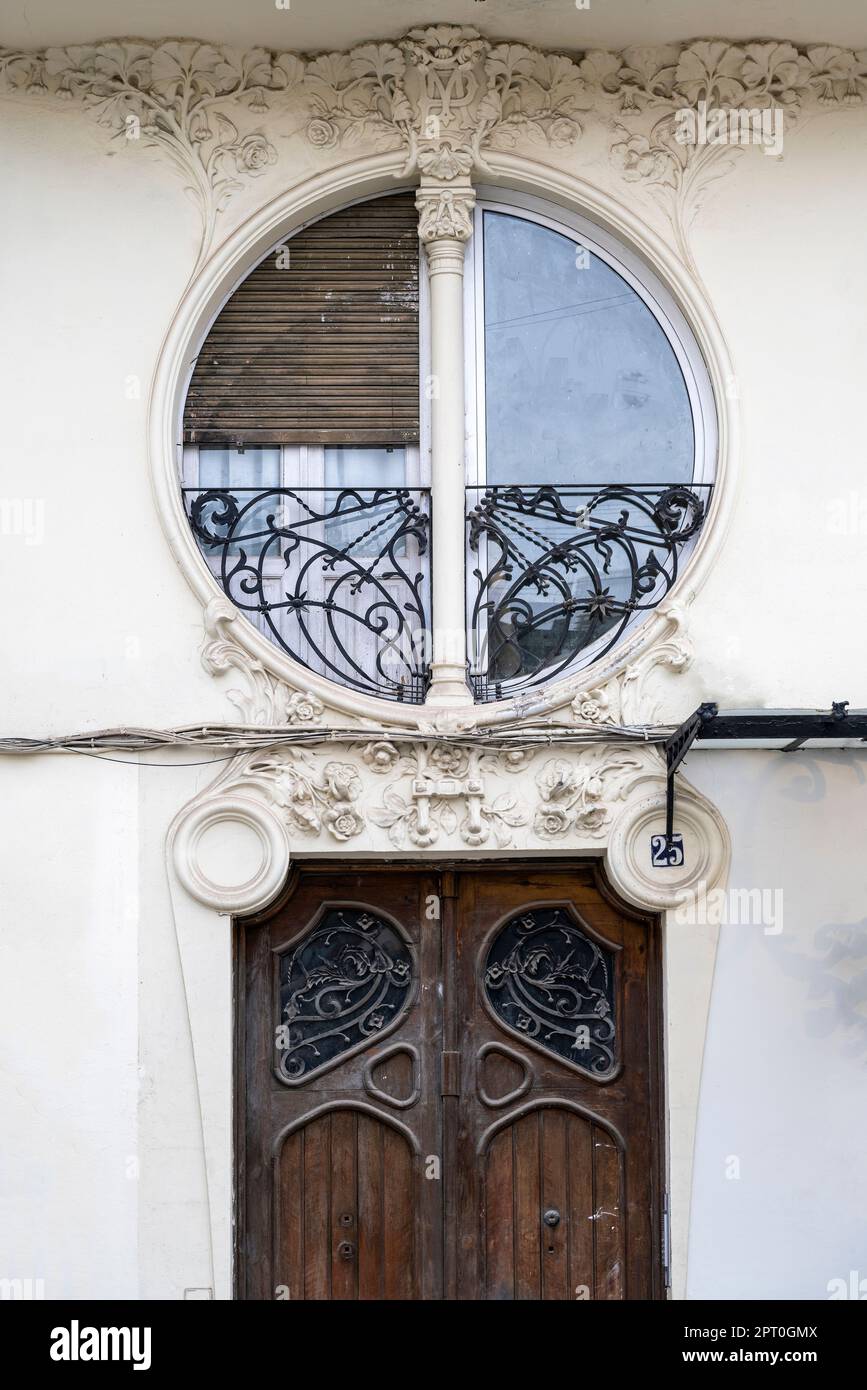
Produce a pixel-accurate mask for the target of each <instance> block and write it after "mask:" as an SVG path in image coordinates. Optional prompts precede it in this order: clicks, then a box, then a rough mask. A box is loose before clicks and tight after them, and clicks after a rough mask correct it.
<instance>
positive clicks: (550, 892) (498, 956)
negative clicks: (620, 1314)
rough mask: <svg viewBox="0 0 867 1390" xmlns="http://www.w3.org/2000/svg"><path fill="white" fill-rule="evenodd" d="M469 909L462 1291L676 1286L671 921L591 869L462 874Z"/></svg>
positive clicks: (490, 1293) (462, 921)
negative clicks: (663, 1130) (665, 1202)
mask: <svg viewBox="0 0 867 1390" xmlns="http://www.w3.org/2000/svg"><path fill="white" fill-rule="evenodd" d="M455 916H456V921H457V924H458V926H457V931H458V943H457V958H458V961H459V968H458V999H459V1004H458V1007H459V1010H460V1035H461V1038H462V1040H463V1042H462V1046H463V1051H464V1058H465V1072H466V1075H467V1084H466V1086H465V1088H464V1093H463V1095H462V1098H461V1130H460V1141H459V1145H458V1150H459V1156H458V1165H459V1173H460V1181H459V1191H460V1197H459V1201H460V1213H461V1214H460V1218H459V1221H460V1230H461V1265H460V1275H459V1283H458V1296H459V1297H460V1298H464V1299H470V1298H500V1299H503V1298H517V1299H548V1298H551V1299H562V1298H572V1299H574V1298H584V1297H589V1298H592V1299H600V1298H601V1299H621V1298H649V1297H654V1296H658V1295H659V1294H660V1293H661V1278H660V1247H661V1229H660V1211H659V1208H660V1193H659V1183H658V1163H659V1153H658V1148H659V1145H658V1140H659V1127H658V1123H657V1121H656V1118H655V1116H656V1114H657V1110H656V1106H657V1087H658V1038H657V1035H656V1027H655V1013H654V1011H655V1009H656V1008H657V1006H658V1001H657V997H656V961H655V936H654V932H653V930H652V928H653V925H654V924H653V923H652V922H651V921H649V920H648V919H642V918H640V917H639V916H638V915H635V916H633V915H630V914H627V913H625V912H623V911H621V910H618V909H617V908H616V907H615V906H614V905H613V904H612V903H611V902H609V901H607V900H606V898H605V897H604V896H603V895H602V893H601V892H600V890H599V887H598V886H597V883H596V881H595V875H594V871H593V869H592V867H591V866H586V867H582V866H579V867H577V868H576V867H569V868H567V869H562V868H551V869H546V870H542V871H536V870H531V871H528V870H526V869H517V870H516V871H514V872H509V871H508V869H506V870H504V869H503V868H502V867H500V866H498V867H497V868H496V869H494V868H492V869H490V870H488V869H484V870H477V871H475V872H473V873H461V874H459V887H458V901H457V909H456V913H455ZM492 963H493V970H492ZM504 1000H505V1004H504ZM596 1064H598V1065H596ZM522 1068H523V1073H522ZM510 1086H511V1093H510V1089H509V1088H510ZM546 1211H548V1212H551V1213H553V1212H556V1213H557V1214H558V1215H557V1218H556V1224H553V1225H547V1224H546V1222H545V1212H546ZM549 1219H550V1220H551V1221H554V1220H555V1218H554V1217H553V1216H551V1217H550V1218H549ZM570 1290H571V1291H570Z"/></svg>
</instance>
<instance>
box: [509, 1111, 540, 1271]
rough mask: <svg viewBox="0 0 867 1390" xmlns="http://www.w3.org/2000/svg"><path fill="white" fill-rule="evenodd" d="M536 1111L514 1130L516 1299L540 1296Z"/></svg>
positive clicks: (537, 1128) (537, 1124)
mask: <svg viewBox="0 0 867 1390" xmlns="http://www.w3.org/2000/svg"><path fill="white" fill-rule="evenodd" d="M540 1123H541V1117H540V1113H539V1111H532V1112H531V1113H530V1114H529V1115H524V1116H523V1118H522V1119H520V1120H518V1122H517V1123H516V1124H515V1126H514V1128H513V1134H514V1164H515V1297H516V1298H519V1299H539V1298H541V1296H542V1271H541V1267H540V1262H541V1256H542V1249H541V1246H542V1238H541V1225H542V1212H541V1195H542V1193H541V1174H540V1171H539V1127H540Z"/></svg>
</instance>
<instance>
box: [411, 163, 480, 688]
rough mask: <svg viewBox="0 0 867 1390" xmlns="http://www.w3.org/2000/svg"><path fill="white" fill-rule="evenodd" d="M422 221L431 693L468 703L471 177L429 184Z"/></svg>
mask: <svg viewBox="0 0 867 1390" xmlns="http://www.w3.org/2000/svg"><path fill="white" fill-rule="evenodd" d="M415 201H416V207H417V208H418V210H419V229H418V234H419V236H420V237H421V239H422V241H423V242H424V245H425V250H426V251H427V258H428V266H429V269H430V355H431V368H430V370H431V376H432V378H433V382H432V394H431V522H432V530H433V548H432V557H431V564H432V570H433V574H432V590H433V615H432V627H433V633H432V661H431V686H430V690H429V692H428V701H429V703H431V704H436V705H465V704H467V703H468V702H469V701H470V699H471V697H470V693H469V690H468V687H467V631H466V627H467V624H466V607H465V599H464V565H465V555H466V542H465V531H466V521H465V511H466V502H465V491H464V487H465V482H466V474H465V467H464V436H465V423H464V293H463V280H464V247H465V246H466V243H467V242H468V241H469V239H470V237H471V236H472V231H473V218H472V211H473V204H474V202H475V194H474V193H473V190H472V188H471V186H470V185H469V184H461V185H460V186H457V187H456V186H454V185H452V186H449V187H443V186H442V185H440V184H422V186H421V188H420V189H419V192H418V194H417V196H416V200H415Z"/></svg>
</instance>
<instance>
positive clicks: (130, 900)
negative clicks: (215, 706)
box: [0, 757, 140, 1298]
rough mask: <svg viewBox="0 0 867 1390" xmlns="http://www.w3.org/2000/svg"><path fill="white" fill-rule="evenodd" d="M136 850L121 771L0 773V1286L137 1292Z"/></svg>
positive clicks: (20, 766)
mask: <svg viewBox="0 0 867 1390" xmlns="http://www.w3.org/2000/svg"><path fill="white" fill-rule="evenodd" d="M137 841H138V770H137V769H136V768H134V767H122V766H117V765H115V766H111V767H108V766H106V767H101V766H98V765H97V764H96V763H95V762H94V761H93V760H92V759H91V758H88V757H78V758H72V757H68V758H59V759H53V760H51V759H47V758H46V759H42V760H40V761H39V763H31V762H25V761H21V762H15V763H11V764H10V763H4V766H3V797H2V814H0V881H2V885H3V890H2V896H3V909H2V919H0V1019H2V1027H0V1114H2V1133H3V1142H2V1145H0V1232H2V1234H0V1277H3V1278H9V1279H34V1280H42V1281H43V1288H44V1296H45V1297H46V1298H64V1297H82V1296H88V1297H92V1298H136V1297H137V1296H138V1288H139V1277H138V1258H137V1245H138V1221H137V1199H138V1179H137V1165H138V1162H139V1159H140V1149H139V1132H138V1115H137V1111H138V1103H139V1094H140V1078H139V1074H138V1031H139V1029H138V1025H139V1011H138V1002H137V995H138V929H139V863H138V848H137ZM37 846H38V853H37V852H35V847H37Z"/></svg>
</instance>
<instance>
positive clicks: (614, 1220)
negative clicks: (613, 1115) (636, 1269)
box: [593, 1125, 625, 1299]
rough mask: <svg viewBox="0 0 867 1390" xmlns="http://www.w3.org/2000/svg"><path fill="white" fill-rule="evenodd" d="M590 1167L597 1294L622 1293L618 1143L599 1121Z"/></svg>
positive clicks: (617, 1295)
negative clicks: (593, 1203)
mask: <svg viewBox="0 0 867 1390" xmlns="http://www.w3.org/2000/svg"><path fill="white" fill-rule="evenodd" d="M593 1167H594V1174H595V1184H594V1185H595V1192H596V1210H595V1212H594V1217H595V1226H596V1283H597V1290H598V1292H597V1295H596V1296H597V1298H604V1299H620V1298H622V1297H623V1276H624V1264H625V1251H624V1249H623V1238H622V1237H623V1228H624V1221H623V1210H622V1183H621V1156H620V1150H619V1149H618V1148H617V1145H616V1144H615V1143H614V1141H613V1140H612V1139H611V1138H610V1136H609V1135H607V1134H606V1133H605V1131H604V1130H601V1129H600V1128H599V1127H598V1125H594V1126H593Z"/></svg>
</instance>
